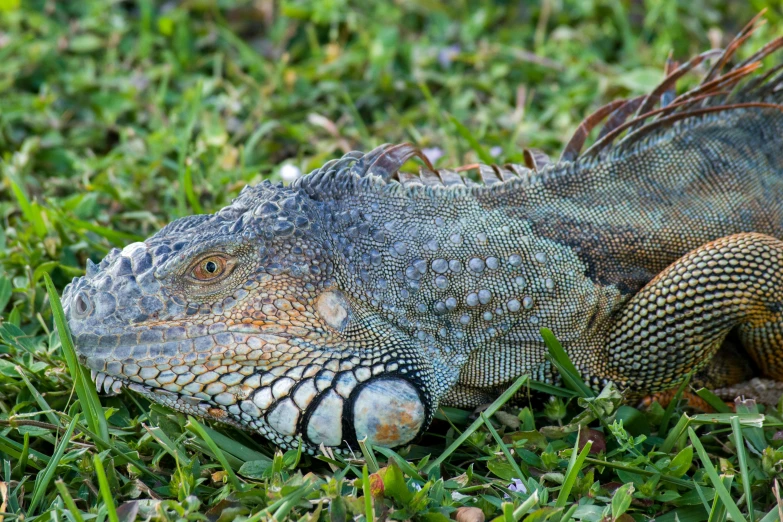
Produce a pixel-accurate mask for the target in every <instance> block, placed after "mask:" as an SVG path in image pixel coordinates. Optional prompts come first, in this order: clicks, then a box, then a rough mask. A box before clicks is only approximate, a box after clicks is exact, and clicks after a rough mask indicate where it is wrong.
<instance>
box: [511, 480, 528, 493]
mask: <svg viewBox="0 0 783 522" xmlns="http://www.w3.org/2000/svg"><path fill="white" fill-rule="evenodd" d="M508 489H510V490H511V491H516V492H517V493H527V486H525V483H524V482H522V480H520V479H518V478H515V479H511V484H509V485H508Z"/></svg>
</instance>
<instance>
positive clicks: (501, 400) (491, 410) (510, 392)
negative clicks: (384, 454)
mask: <svg viewBox="0 0 783 522" xmlns="http://www.w3.org/2000/svg"><path fill="white" fill-rule="evenodd" d="M527 380H528V376H527V375H521V376H520V377H519V378H518V379H517V380H516V381H514V384H512V385H511V386H510V387H509V388H508V389H507V390H506V391H504V392H503V394H502V395H501V396H500V397H498V398H497V399H495V402H493V403H492V404H490V405H489V407H488V408H487V409H486V410H485V411H484V413H485V414H486V415H487V416H492V415H494V414H495V412H496V411H498V410H499V409H500V408H501V406H503V405H504V404H505V403H506V402H508V400H509V399H511V397H513V396H514V394H515V393H516V392H517V390H519V389H520V388H521V387H522V385H523V384H525V383H526V382H527ZM482 424H484V421H483V420H482V419H481V417H479V418H478V419H476V420H475V421H473V424H471V425H470V426H468V429H466V430H465V431H463V432H462V435H460V436H459V437H457V440H455V441H454V442H452V443H451V444H450V445H449V447H448V448H446V450H445V451H444V452H443V453H441V455H440V456H439V457H438V458H437V459H435V460H433V461H432V462H430V463H429V464H428V465H427V466H426V467H425V468H424V469H423V470H422V472H423V473H425V474H427V475H429V474H430V472H431V471H432V470H434V469H436V468H438V467H439V466H440V465H441V464H442V463H443V462H444V461H445V460H446V459H447V458H449V456H451V454H452V453H454V452H455V451H456V450H457V448H459V447H460V446H462V444H463V443H464V442H465V441H466V440H467V439H468V437H470V436H471V434H472V433H473V432H475V431H476V430H477V429H478V428H479V426H481V425H482Z"/></svg>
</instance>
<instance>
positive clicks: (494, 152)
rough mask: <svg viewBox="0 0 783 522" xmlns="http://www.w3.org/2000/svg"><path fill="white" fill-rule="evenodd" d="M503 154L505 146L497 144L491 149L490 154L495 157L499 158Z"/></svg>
mask: <svg viewBox="0 0 783 522" xmlns="http://www.w3.org/2000/svg"><path fill="white" fill-rule="evenodd" d="M501 154H503V147H498V146H497V145H496V146H494V147H492V148H491V149H489V155H490V156H492V157H493V158H497V157H498V156H500V155H501Z"/></svg>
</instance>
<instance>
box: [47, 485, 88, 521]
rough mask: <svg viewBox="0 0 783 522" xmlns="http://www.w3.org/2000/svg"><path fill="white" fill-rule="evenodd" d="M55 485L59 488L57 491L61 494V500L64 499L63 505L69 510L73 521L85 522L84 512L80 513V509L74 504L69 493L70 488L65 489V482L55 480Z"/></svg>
mask: <svg viewBox="0 0 783 522" xmlns="http://www.w3.org/2000/svg"><path fill="white" fill-rule="evenodd" d="M54 485H55V486H56V487H57V491H59V492H60V498H61V499H63V503H64V504H65V507H66V508H68V512H69V513H70V514H71V516H72V517H73V519H74V520H75V521H76V522H84V518H83V517H82V512H81V511H79V508H78V507H76V502H74V500H73V497H72V496H71V494H70V493H68V488H66V487H65V482H63V481H62V480H55V481H54Z"/></svg>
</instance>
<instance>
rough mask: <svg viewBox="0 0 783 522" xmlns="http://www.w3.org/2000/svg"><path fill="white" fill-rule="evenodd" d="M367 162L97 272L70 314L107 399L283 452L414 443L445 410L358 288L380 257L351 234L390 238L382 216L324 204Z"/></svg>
mask: <svg viewBox="0 0 783 522" xmlns="http://www.w3.org/2000/svg"><path fill="white" fill-rule="evenodd" d="M362 161H364V160H363V159H362V157H361V156H358V155H349V156H347V157H346V158H343V160H340V161H338V162H332V163H330V164H327V165H325V166H324V167H323V168H322V169H319V171H318V172H316V173H314V174H311V175H310V176H309V178H310V179H309V180H308V181H307V182H306V183H300V184H297V185H296V186H294V187H283V186H282V185H272V184H270V183H268V182H265V183H263V184H261V185H258V186H256V187H248V188H246V189H244V190H243V191H242V193H241V194H240V195H239V197H238V198H237V199H236V200H234V201H233V203H232V204H231V205H230V206H228V207H226V208H224V209H222V210H220V211H219V212H217V213H215V214H212V215H198V216H190V217H185V218H182V219H179V220H176V221H174V222H173V223H171V224H169V225H168V226H166V227H165V228H164V229H162V230H161V231H160V232H159V233H157V234H155V235H154V236H152V237H151V238H149V239H147V240H146V241H144V242H139V243H133V244H131V245H128V246H126V247H125V248H123V249H122V250H120V249H114V250H112V251H111V252H110V253H109V254H108V255H107V256H106V257H105V258H104V259H103V260H102V261H101V262H100V263H99V264H97V265H96V264H93V263H92V262H88V265H87V273H86V275H85V276H84V277H80V278H76V279H74V280H73V282H72V283H71V284H69V285H68V286H67V287H66V289H65V291H64V295H63V302H64V307H65V311H66V315H67V318H68V322H69V325H70V329H71V331H72V334H73V338H74V342H75V345H76V350H77V352H78V355H79V358H80V361H81V362H82V363H83V364H84V365H86V366H87V367H88V368H90V369H91V370H92V371H93V376H94V378H95V380H96V384H97V385H98V387H99V388H105V390H106V391H107V392H108V391H115V392H116V391H119V389H120V388H122V387H128V388H130V389H132V390H135V391H137V392H139V393H141V394H143V395H145V396H146V397H148V398H150V399H151V400H153V401H156V402H159V403H162V404H165V405H168V406H170V407H172V408H174V409H177V410H180V411H183V412H186V413H190V414H194V415H198V416H202V417H211V418H214V419H217V420H220V421H223V422H227V423H230V424H233V425H236V426H239V427H242V428H245V429H254V430H257V431H259V432H261V433H262V434H264V435H265V436H266V437H267V438H269V439H271V440H272V441H274V442H276V443H277V444H279V445H282V446H296V445H297V444H298V439H299V438H301V440H302V441H303V443H304V444H305V447H306V448H308V449H310V450H313V449H315V448H317V447H318V446H320V445H321V444H323V445H325V446H332V447H340V446H341V447H345V446H346V444H347V445H348V446H350V447H353V448H356V447H357V446H356V441H357V440H361V439H363V438H364V437H368V438H369V440H370V441H371V442H372V443H374V444H376V445H381V446H396V445H400V444H404V443H406V442H409V441H410V440H412V439H413V438H415V437H416V435H417V434H418V433H419V432H420V431H421V430H422V429H423V428H424V427H425V426H426V425H427V424H428V422H429V420H430V418H431V416H432V412H433V408H434V407H435V400H436V399H435V398H434V397H435V396H434V394H433V382H434V381H433V380H434V372H433V366H432V362H431V361H430V360H428V358H427V357H425V355H424V353H423V352H422V350H421V349H420V345H419V344H420V343H419V342H418V341H417V340H416V339H415V338H412V337H411V336H410V335H409V334H407V333H405V332H404V331H403V330H402V329H400V328H398V327H397V326H396V325H395V323H394V322H392V321H389V320H387V316H386V315H384V314H383V313H380V311H381V309H382V307H381V306H380V305H379V303H378V302H377V301H375V300H374V299H373V298H372V292H363V291H362V292H357V291H356V283H357V281H358V280H355V279H356V275H355V274H361V269H362V266H364V265H365V264H366V268H371V267H372V266H373V265H374V264H377V263H378V262H379V258H380V254H379V253H378V252H377V251H375V250H372V249H371V250H368V251H366V252H362V253H361V254H358V253H357V252H354V251H353V249H354V243H355V242H354V241H353V240H352V239H351V238H352V237H356V236H357V235H361V236H362V237H367V238H372V237H375V239H377V240H379V241H381V242H383V241H385V240H384V238H382V237H381V236H382V235H383V230H382V228H379V226H380V225H379V224H378V223H375V222H373V217H372V215H371V214H372V211H371V210H370V209H369V208H368V209H361V210H359V209H347V208H343V207H342V206H341V204H340V203H339V197H337V198H329V199H328V200H324V198H320V197H319V193H318V192H319V191H318V187H319V186H323V183H324V180H327V179H329V180H332V182H333V183H336V184H337V185H339V184H340V183H343V181H340V180H342V179H346V180H348V179H350V180H353V181H351V182H357V183H358V182H360V181H361V180H360V176H356V175H350V174H351V171H352V169H353V170H355V169H357V168H365V169H366V165H365V166H364V167H362V166H361V165H362ZM357 165H358V166H357ZM359 277H361V276H359ZM349 288H350V290H349Z"/></svg>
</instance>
